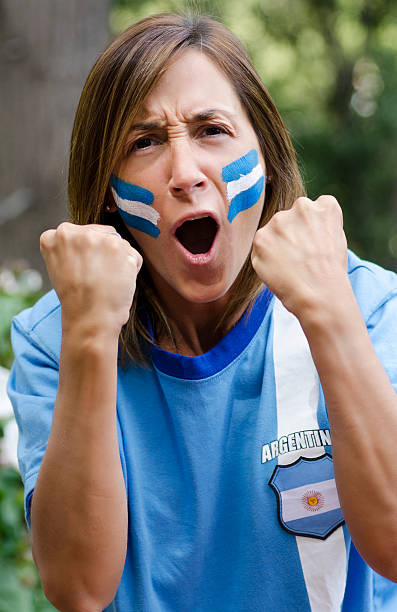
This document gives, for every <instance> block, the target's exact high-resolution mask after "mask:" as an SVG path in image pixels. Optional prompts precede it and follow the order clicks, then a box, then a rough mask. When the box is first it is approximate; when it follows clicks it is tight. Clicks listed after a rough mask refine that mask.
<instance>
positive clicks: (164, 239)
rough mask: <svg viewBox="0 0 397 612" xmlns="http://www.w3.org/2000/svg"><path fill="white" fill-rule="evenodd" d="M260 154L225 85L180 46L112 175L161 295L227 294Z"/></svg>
mask: <svg viewBox="0 0 397 612" xmlns="http://www.w3.org/2000/svg"><path fill="white" fill-rule="evenodd" d="M264 174H266V170H265V162H264V159H263V157H262V154H261V151H260V148H259V143H258V139H257V137H256V134H255V132H254V130H253V128H252V126H251V124H250V122H249V119H248V117H247V115H246V113H245V111H244V109H243V108H242V107H241V104H240V101H239V98H238V97H237V95H236V93H235V91H234V89H233V87H232V85H231V84H230V83H229V81H228V80H227V79H226V77H225V76H224V75H223V73H222V72H220V71H219V69H218V68H217V67H216V66H215V64H213V63H212V62H211V60H210V59H208V58H207V56H206V55H204V54H203V53H200V52H199V51H197V50H188V51H185V52H184V53H183V54H181V55H180V56H179V57H178V59H176V60H175V61H174V62H173V63H172V64H171V65H170V66H169V68H168V69H167V71H166V72H165V73H164V75H163V76H162V77H161V79H160V80H159V82H158V84H157V85H156V86H155V88H154V89H153V91H152V92H151V94H150V95H149V96H148V98H147V100H146V103H145V105H144V108H143V109H142V112H141V113H140V115H139V116H138V117H137V118H136V120H135V122H134V125H133V126H132V129H131V131H130V133H129V136H128V139H127V141H126V143H125V147H124V155H123V158H122V160H121V162H120V163H119V165H118V167H117V169H116V170H115V172H114V175H112V187H113V195H114V197H115V202H116V204H117V206H118V209H119V212H120V213H121V215H122V217H123V219H124V221H125V223H126V224H127V227H128V229H129V231H130V233H131V234H132V236H133V237H134V239H135V240H136V242H137V243H138V244H139V246H140V248H141V250H142V254H143V257H144V261H145V263H146V265H147V267H148V269H149V272H150V274H151V276H152V279H153V282H154V284H155V286H156V288H157V290H158V291H159V292H160V295H163V296H164V297H166V296H168V297H171V298H172V296H174V297H176V295H175V294H178V295H179V297H181V298H183V299H184V300H186V301H187V302H190V303H191V302H193V303H197V304H199V303H208V302H214V301H216V300H219V299H220V298H223V297H224V296H226V294H227V291H228V290H229V289H230V287H231V285H232V284H233V282H234V280H235V279H236V277H237V275H238V273H239V272H240V270H241V268H242V266H243V264H244V262H245V260H246V258H247V256H248V254H249V252H250V249H251V245H252V240H253V237H254V234H255V232H256V229H257V227H258V223H259V220H260V217H261V212H262V207H263V201H264V191H265V183H266V180H265V177H264V176H263V175H264Z"/></svg>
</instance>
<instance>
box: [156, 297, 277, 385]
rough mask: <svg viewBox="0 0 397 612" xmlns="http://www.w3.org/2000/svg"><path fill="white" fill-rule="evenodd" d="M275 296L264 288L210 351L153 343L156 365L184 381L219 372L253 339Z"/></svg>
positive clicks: (164, 371) (206, 376)
mask: <svg viewBox="0 0 397 612" xmlns="http://www.w3.org/2000/svg"><path fill="white" fill-rule="evenodd" d="M272 297H273V294H272V293H271V292H270V291H269V289H267V288H266V289H265V290H264V291H262V293H260V294H259V296H258V298H257V299H256V301H255V303H254V305H253V307H252V309H251V312H250V313H249V315H248V318H247V317H246V313H244V314H243V316H242V317H241V318H240V319H239V321H238V322H237V323H236V325H235V326H234V327H233V328H232V329H231V330H230V332H229V333H228V334H226V336H225V337H224V338H222V340H221V341H220V342H219V343H218V344H216V345H215V346H214V347H213V348H212V349H211V350H209V351H208V352H207V353H204V354H203V355H198V356H196V357H187V356H185V355H178V354H176V353H169V352H168V351H164V350H162V349H159V348H157V347H155V346H152V348H151V351H152V352H151V355H152V360H153V364H154V365H155V367H156V368H157V369H158V370H160V372H163V373H164V374H168V375H169V376H174V377H175V378H182V379H185V380H200V379H201V378H208V377H209V376H213V375H214V374H217V373H218V372H220V371H221V370H223V369H224V368H225V367H226V366H228V365H229V363H231V362H232V361H234V359H236V357H238V355H239V354H240V353H241V352H242V351H243V350H244V349H245V347H246V346H248V344H249V343H250V342H251V340H252V338H253V337H254V335H255V334H256V332H257V330H258V329H259V327H260V325H261V323H262V321H263V319H264V317H265V314H266V311H267V309H268V306H269V304H270V300H271V299H272Z"/></svg>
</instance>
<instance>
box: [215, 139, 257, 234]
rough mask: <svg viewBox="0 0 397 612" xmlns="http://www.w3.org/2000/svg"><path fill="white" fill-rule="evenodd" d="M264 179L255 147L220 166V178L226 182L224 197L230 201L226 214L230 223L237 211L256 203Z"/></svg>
mask: <svg viewBox="0 0 397 612" xmlns="http://www.w3.org/2000/svg"><path fill="white" fill-rule="evenodd" d="M265 179H266V176H265V175H264V174H263V168H262V166H261V165H260V163H259V162H258V151H256V150H255V149H252V150H251V151H250V152H249V153H247V155H244V156H243V157H240V158H239V159H236V161H234V162H232V163H231V164H228V165H227V166H225V167H224V168H222V180H223V181H224V182H225V183H226V197H227V199H228V201H229V202H230V204H229V213H228V216H227V218H228V220H229V221H230V223H231V222H232V221H233V219H234V217H235V216H236V215H238V213H240V212H241V211H243V210H246V209H247V208H251V206H253V205H254V204H256V203H257V201H258V200H259V198H260V196H261V193H262V191H263V186H264V184H265Z"/></svg>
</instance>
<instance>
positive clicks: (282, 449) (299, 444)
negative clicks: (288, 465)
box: [262, 429, 331, 463]
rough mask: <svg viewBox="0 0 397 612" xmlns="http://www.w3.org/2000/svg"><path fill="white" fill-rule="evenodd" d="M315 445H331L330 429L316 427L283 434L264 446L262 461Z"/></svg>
mask: <svg viewBox="0 0 397 612" xmlns="http://www.w3.org/2000/svg"><path fill="white" fill-rule="evenodd" d="M315 446H331V434H330V431H329V429H314V430H312V429H311V430H306V431H295V432H294V433H290V434H289V435H288V436H281V437H280V438H278V440H273V442H269V444H264V445H263V446H262V463H266V461H269V460H270V459H274V458H275V457H278V455H284V454H285V453H290V452H292V451H296V450H300V449H304V448H313V447H315Z"/></svg>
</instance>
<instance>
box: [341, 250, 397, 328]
mask: <svg viewBox="0 0 397 612" xmlns="http://www.w3.org/2000/svg"><path fill="white" fill-rule="evenodd" d="M348 274H349V278H350V282H351V285H352V287H353V291H354V293H355V296H356V299H357V301H358V304H359V306H360V309H361V313H362V315H363V318H364V320H365V321H368V319H369V318H370V317H371V315H372V314H373V313H374V312H375V311H377V310H378V309H379V308H381V307H382V306H384V305H385V304H386V303H387V302H388V301H390V300H393V299H395V301H396V307H397V274H395V273H394V272H392V271H391V270H385V269H384V268H382V267H381V266H378V265H377V264H374V263H371V262H369V261H365V260H363V259H360V258H359V257H357V255H355V254H354V253H352V252H351V251H349V253H348Z"/></svg>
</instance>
